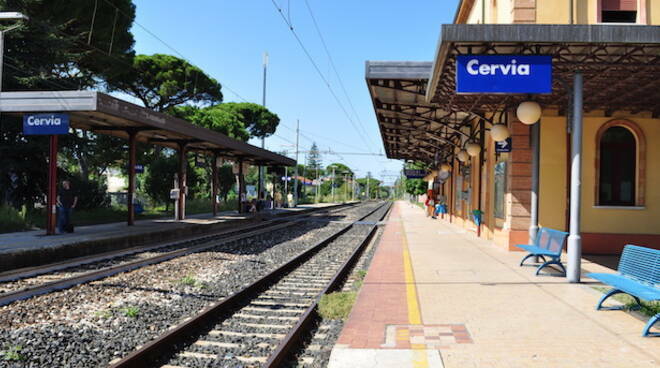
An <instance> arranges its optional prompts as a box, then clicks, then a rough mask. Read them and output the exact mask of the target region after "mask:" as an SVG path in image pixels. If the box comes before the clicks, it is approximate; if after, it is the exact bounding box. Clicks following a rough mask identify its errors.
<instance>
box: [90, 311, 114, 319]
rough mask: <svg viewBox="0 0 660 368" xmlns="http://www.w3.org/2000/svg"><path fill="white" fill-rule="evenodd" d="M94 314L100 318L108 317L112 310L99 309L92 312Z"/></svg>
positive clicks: (110, 315)
mask: <svg viewBox="0 0 660 368" xmlns="http://www.w3.org/2000/svg"><path fill="white" fill-rule="evenodd" d="M94 315H95V316H96V317H98V318H101V319H108V318H111V317H112V311H109V310H99V311H96V312H94Z"/></svg>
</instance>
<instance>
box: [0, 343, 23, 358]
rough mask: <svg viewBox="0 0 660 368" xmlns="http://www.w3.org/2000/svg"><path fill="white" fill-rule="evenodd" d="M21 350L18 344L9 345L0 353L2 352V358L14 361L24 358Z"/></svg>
mask: <svg viewBox="0 0 660 368" xmlns="http://www.w3.org/2000/svg"><path fill="white" fill-rule="evenodd" d="M21 350H23V347H22V346H20V345H15V346H10V347H9V349H7V350H5V351H2V352H1V353H0V354H2V360H7V361H14V362H17V361H21V360H24V359H25V357H24V356H23V354H21Z"/></svg>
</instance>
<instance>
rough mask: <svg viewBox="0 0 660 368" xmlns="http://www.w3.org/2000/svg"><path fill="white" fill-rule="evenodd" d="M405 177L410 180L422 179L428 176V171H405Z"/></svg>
mask: <svg viewBox="0 0 660 368" xmlns="http://www.w3.org/2000/svg"><path fill="white" fill-rule="evenodd" d="M403 175H405V176H406V178H408V179H421V178H423V177H425V176H426V170H413V169H405V170H403Z"/></svg>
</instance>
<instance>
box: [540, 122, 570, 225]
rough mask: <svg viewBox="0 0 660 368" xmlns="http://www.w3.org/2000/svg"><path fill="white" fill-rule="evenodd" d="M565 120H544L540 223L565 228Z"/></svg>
mask: <svg viewBox="0 0 660 368" xmlns="http://www.w3.org/2000/svg"><path fill="white" fill-rule="evenodd" d="M566 154H567V152H566V117H563V116H547V117H546V116H544V117H542V118H541V155H540V159H541V165H540V172H539V193H540V196H539V224H540V226H543V227H550V228H553V229H557V230H565V227H566V198H567V193H566Z"/></svg>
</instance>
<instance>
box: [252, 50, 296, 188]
mask: <svg viewBox="0 0 660 368" xmlns="http://www.w3.org/2000/svg"><path fill="white" fill-rule="evenodd" d="M267 70H268V52H264V80H263V90H262V91H261V106H263V107H264V108H265V107H266V73H267ZM265 147H266V137H265V136H264V137H261V148H265ZM297 151H298V150H297V149H296V152H297ZM258 189H259V193H257V198H258V199H263V198H262V195H263V190H264V167H263V166H261V165H260V166H259V186H258Z"/></svg>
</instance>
